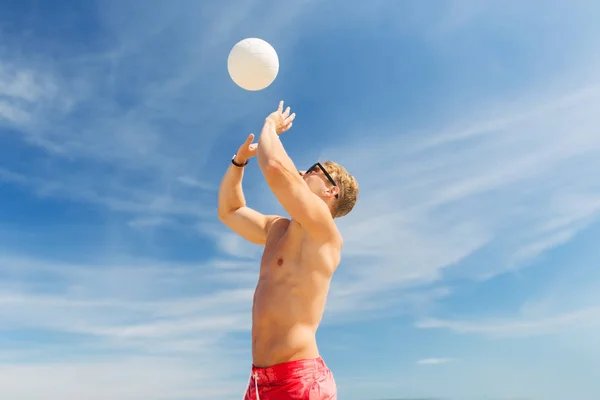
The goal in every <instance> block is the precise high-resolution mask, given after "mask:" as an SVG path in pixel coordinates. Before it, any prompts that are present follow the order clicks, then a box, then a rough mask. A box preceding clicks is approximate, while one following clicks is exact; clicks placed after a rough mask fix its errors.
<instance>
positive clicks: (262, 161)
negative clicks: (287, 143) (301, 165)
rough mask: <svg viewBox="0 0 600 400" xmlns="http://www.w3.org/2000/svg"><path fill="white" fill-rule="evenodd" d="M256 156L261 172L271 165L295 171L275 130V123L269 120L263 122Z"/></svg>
mask: <svg viewBox="0 0 600 400" xmlns="http://www.w3.org/2000/svg"><path fill="white" fill-rule="evenodd" d="M257 158H258V165H259V167H260V169H261V170H262V171H263V173H264V172H265V171H268V170H269V169H270V168H271V167H273V166H276V167H282V168H284V169H285V170H287V171H290V172H292V171H296V166H295V165H294V162H293V161H292V159H291V158H290V157H289V156H288V154H287V152H286V151H285V149H284V147H283V144H282V143H281V140H280V139H279V135H278V134H277V132H276V131H275V125H274V124H272V123H271V122H269V121H267V122H265V124H264V126H263V129H262V131H261V133H260V137H259V138H258V150H257Z"/></svg>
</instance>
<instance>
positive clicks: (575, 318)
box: [416, 306, 600, 337]
mask: <svg viewBox="0 0 600 400" xmlns="http://www.w3.org/2000/svg"><path fill="white" fill-rule="evenodd" d="M416 326H417V327H418V328H422V329H447V330H450V331H453V332H456V333H462V334H481V335H486V336H492V337H528V336H541V335H548V334H554V333H561V332H564V331H566V330H568V331H569V332H573V331H577V330H580V329H588V328H598V327H600V307H599V306H596V307H588V308H583V309H577V310H572V311H570V312H565V313H560V314H556V315H547V316H539V317H520V318H504V319H474V320H445V319H435V318H428V319H423V320H420V321H417V323H416Z"/></svg>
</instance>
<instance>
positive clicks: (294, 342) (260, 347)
mask: <svg viewBox="0 0 600 400" xmlns="http://www.w3.org/2000/svg"><path fill="white" fill-rule="evenodd" d="M310 286H311V285H310V284H304V283H302V284H301V283H298V282H295V283H294V282H293V279H290V282H287V283H285V282H273V279H271V278H270V277H269V276H264V277H261V278H260V279H259V282H258V285H257V287H256V292H255V294H254V304H253V307H252V358H253V364H254V365H255V366H256V367H268V366H272V365H275V364H280V363H284V362H288V361H295V360H301V359H307V358H315V357H318V356H319V351H318V348H317V343H316V338H315V334H316V331H317V328H318V326H319V322H320V320H321V317H322V314H323V309H324V305H325V304H324V303H325V301H324V297H326V295H325V296H323V295H322V293H318V292H319V290H315V288H310Z"/></svg>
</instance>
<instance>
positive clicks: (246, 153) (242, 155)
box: [235, 133, 258, 164]
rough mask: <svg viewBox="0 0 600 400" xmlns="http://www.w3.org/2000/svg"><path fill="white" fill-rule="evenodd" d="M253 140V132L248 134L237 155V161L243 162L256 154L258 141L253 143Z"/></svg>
mask: <svg viewBox="0 0 600 400" xmlns="http://www.w3.org/2000/svg"><path fill="white" fill-rule="evenodd" d="M253 140H254V134H253V133H251V134H250V135H248V138H247V139H246V141H245V142H244V144H242V145H241V146H240V148H239V149H238V151H237V154H236V156H235V162H236V163H238V164H243V163H245V162H246V161H248V160H249V159H251V158H252V157H254V156H255V155H256V150H257V149H258V143H252V141H253Z"/></svg>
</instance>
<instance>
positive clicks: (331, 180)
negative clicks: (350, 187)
mask: <svg viewBox="0 0 600 400" xmlns="http://www.w3.org/2000/svg"><path fill="white" fill-rule="evenodd" d="M315 167H319V169H320V170H321V171H322V172H323V175H325V177H326V178H327V180H328V181H329V182H331V184H332V185H333V186H336V187H337V183H335V181H334V180H333V178H332V177H331V175H329V172H327V170H326V169H325V167H323V165H321V163H320V162H318V161H317V162H316V163H314V164H313V165H311V166H310V168H309V169H307V170H306V172H307V173H309V172H310V171H312V170H313V169H315ZM339 197H340V196H338V195H337V194H336V195H335V198H336V199H338V198H339Z"/></svg>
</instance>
